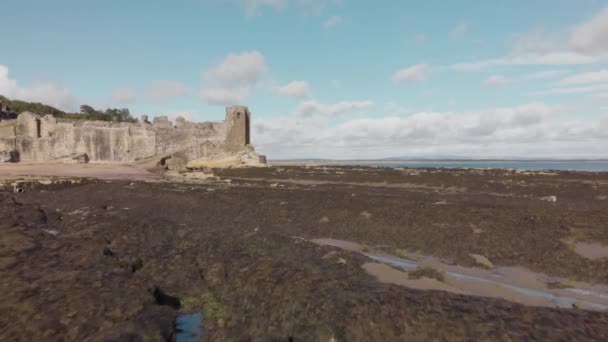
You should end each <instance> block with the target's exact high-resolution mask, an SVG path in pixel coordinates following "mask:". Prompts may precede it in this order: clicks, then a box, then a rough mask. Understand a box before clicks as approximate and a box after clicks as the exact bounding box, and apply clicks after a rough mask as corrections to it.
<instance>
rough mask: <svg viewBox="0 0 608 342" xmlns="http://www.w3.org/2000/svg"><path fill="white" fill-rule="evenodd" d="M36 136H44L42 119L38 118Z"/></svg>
mask: <svg viewBox="0 0 608 342" xmlns="http://www.w3.org/2000/svg"><path fill="white" fill-rule="evenodd" d="M36 137H37V138H41V137H42V122H41V121H40V119H36Z"/></svg>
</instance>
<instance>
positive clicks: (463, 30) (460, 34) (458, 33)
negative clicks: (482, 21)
mask: <svg viewBox="0 0 608 342" xmlns="http://www.w3.org/2000/svg"><path fill="white" fill-rule="evenodd" d="M469 29H470V28H469V24H467V23H460V24H458V25H456V27H454V29H453V30H452V31H451V32H450V38H451V39H452V40H461V39H462V38H464V36H465V35H466V34H467V33H468V32H469Z"/></svg>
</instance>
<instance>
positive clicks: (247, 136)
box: [245, 113, 250, 145]
mask: <svg viewBox="0 0 608 342" xmlns="http://www.w3.org/2000/svg"><path fill="white" fill-rule="evenodd" d="M249 144H250V142H249V115H247V113H245V145H249Z"/></svg>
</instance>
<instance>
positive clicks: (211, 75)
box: [205, 51, 268, 85]
mask: <svg viewBox="0 0 608 342" xmlns="http://www.w3.org/2000/svg"><path fill="white" fill-rule="evenodd" d="M267 69H268V68H267V66H266V62H265V60H264V55H262V54H261V53H260V52H259V51H249V52H243V53H238V54H235V53H231V54H229V55H228V56H226V57H225V58H224V60H222V62H220V63H219V64H218V65H216V66H215V67H214V68H212V69H211V70H209V71H207V72H206V73H205V77H206V78H207V79H209V80H212V81H216V82H219V83H221V84H224V85H239V84H254V83H256V82H258V81H259V80H260V79H261V77H262V76H263V75H264V74H265V73H266V71H267Z"/></svg>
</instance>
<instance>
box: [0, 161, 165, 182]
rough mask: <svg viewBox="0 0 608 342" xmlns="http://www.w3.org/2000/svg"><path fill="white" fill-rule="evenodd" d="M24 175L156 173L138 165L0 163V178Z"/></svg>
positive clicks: (133, 175) (108, 176)
mask: <svg viewBox="0 0 608 342" xmlns="http://www.w3.org/2000/svg"><path fill="white" fill-rule="evenodd" d="M24 177H30V178H31V177H85V178H97V179H115V180H119V179H123V180H124V179H153V178H158V175H156V174H154V173H151V172H148V171H146V170H145V169H144V168H143V167H141V166H139V165H135V164H134V165H125V164H60V163H57V164H40V163H15V164H12V163H0V180H3V179H13V178H24Z"/></svg>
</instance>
